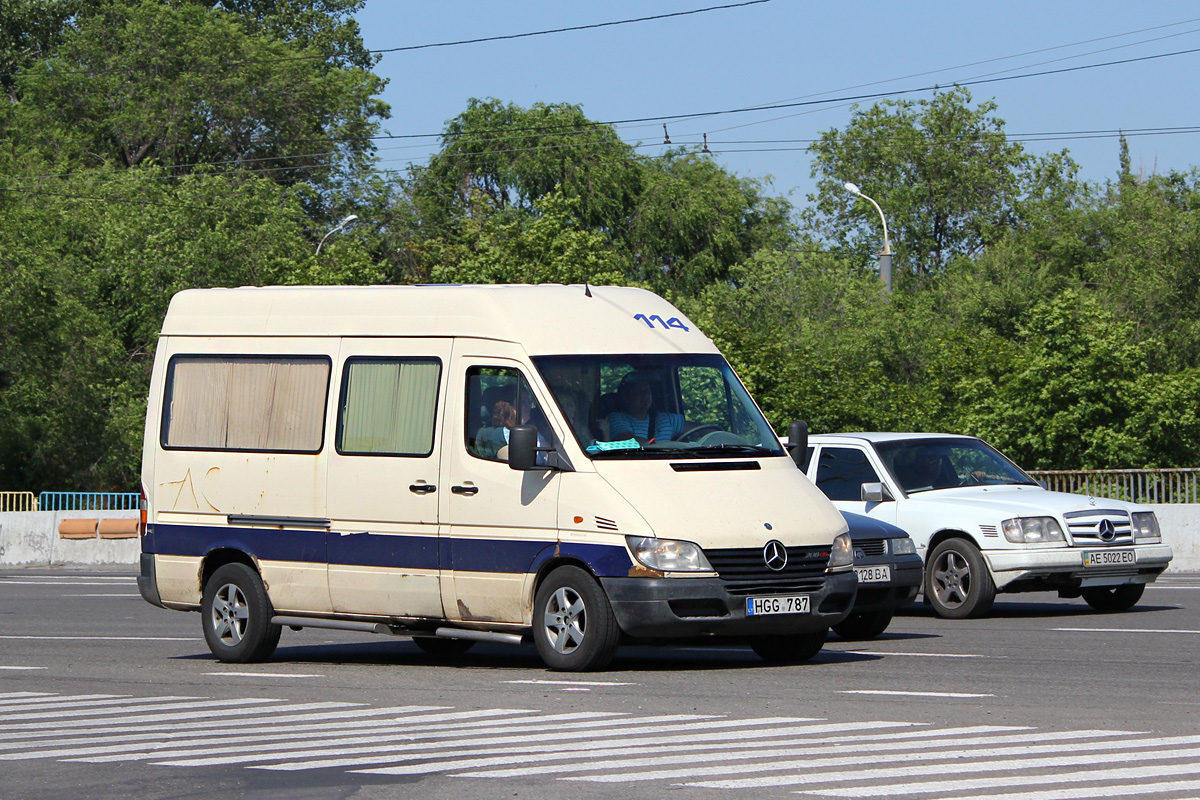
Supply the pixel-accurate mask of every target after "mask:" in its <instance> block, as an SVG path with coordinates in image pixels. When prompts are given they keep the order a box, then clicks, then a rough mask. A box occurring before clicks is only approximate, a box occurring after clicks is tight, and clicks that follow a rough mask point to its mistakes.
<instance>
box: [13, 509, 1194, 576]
mask: <svg viewBox="0 0 1200 800" xmlns="http://www.w3.org/2000/svg"><path fill="white" fill-rule="evenodd" d="M1150 507H1151V508H1153V509H1154V513H1155V514H1157V515H1158V522H1159V526H1160V527H1161V528H1162V532H1163V541H1165V542H1166V543H1167V544H1169V545H1171V550H1172V551H1173V552H1174V554H1175V557H1174V559H1172V561H1171V567H1170V569H1168V570H1167V571H1168V572H1172V573H1174V572H1200V504H1194V503H1179V504H1170V505H1168V504H1161V505H1153V506H1150ZM139 513H140V512H138V511H6V512H0V566H50V565H57V564H136V563H138V554H139V553H141V551H142V543H141V540H139V539H137V538H136V537H135V538H103V536H102V533H103V531H104V530H106V529H107V530H109V531H116V532H117V533H116V535H121V534H120V531H122V530H123V529H125V527H126V526H125V525H124V524H122V523H121V522H115V521H123V520H136V519H137V518H138V516H139ZM64 520H67V521H71V520H75V521H78V520H95V521H96V522H95V527H96V531H97V533H96V535H95V536H94V537H92V536H85V538H76V536H77V535H79V534H78V533H77V532H78V531H79V530H80V529H83V530H84V531H85V532H86V529H87V528H88V527H89V525H88V523H87V522H82V523H80V522H75V523H69V524H68V525H66V526H64V525H63V522H64ZM106 520H111V521H114V522H110V523H109V524H108V525H105V524H104V521H106ZM60 529H62V530H63V531H65V532H64V533H60Z"/></svg>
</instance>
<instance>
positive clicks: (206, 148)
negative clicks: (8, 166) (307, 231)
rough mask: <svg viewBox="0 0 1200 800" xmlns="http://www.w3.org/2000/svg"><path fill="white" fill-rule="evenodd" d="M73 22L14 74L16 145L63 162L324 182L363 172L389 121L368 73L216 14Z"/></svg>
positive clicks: (110, 9) (155, 11) (131, 6)
mask: <svg viewBox="0 0 1200 800" xmlns="http://www.w3.org/2000/svg"><path fill="white" fill-rule="evenodd" d="M75 25H76V29H75V30H74V31H73V32H72V33H71V34H70V35H68V36H66V37H64V39H63V41H62V43H61V44H60V45H59V46H58V47H57V48H55V49H54V50H53V52H52V53H51V54H49V55H48V56H47V57H46V58H44V60H43V61H42V63H40V64H37V65H30V66H29V67H28V68H27V69H26V70H25V71H24V72H22V74H21V75H20V76H19V77H18V79H17V82H18V84H19V86H20V108H21V113H20V114H19V115H18V117H17V118H16V120H15V121H16V122H17V123H19V127H17V128H16V129H15V131H19V132H20V134H21V135H20V137H19V139H18V141H20V142H22V143H28V144H31V145H40V146H41V147H42V149H43V152H46V153H47V154H54V155H55V156H56V157H57V158H61V156H62V154H63V152H64V151H66V152H70V153H73V154H74V155H75V157H76V158H78V159H80V160H82V161H83V163H86V164H90V165H93V166H98V165H101V164H110V163H111V164H115V165H120V166H123V167H134V166H138V165H140V164H143V163H148V162H150V161H153V162H155V163H158V164H162V165H167V166H172V167H175V168H176V169H177V170H180V171H185V172H186V171H187V170H190V169H192V168H194V167H196V166H197V165H204V164H212V165H220V166H221V167H223V168H226V169H229V168H235V169H239V170H249V171H257V172H259V173H261V174H264V175H270V176H272V177H273V178H274V179H276V180H278V181H280V182H282V183H290V182H295V181H312V182H317V183H324V182H327V181H329V180H330V179H331V178H332V177H333V176H335V175H338V174H343V173H352V172H353V171H354V170H355V169H356V168H359V167H361V163H362V160H363V159H364V158H366V157H368V155H369V154H370V153H371V151H372V144H371V141H370V136H372V135H373V134H374V133H375V132H376V130H377V122H376V118H378V117H380V116H383V115H385V114H386V113H387V108H386V106H385V105H383V104H382V103H380V102H379V101H378V100H377V99H375V97H374V95H376V94H377V93H378V92H379V91H380V90H381V89H382V86H383V84H382V82H381V81H380V80H379V79H378V78H376V77H375V76H374V75H372V74H371V73H369V72H367V71H366V70H364V69H362V68H361V67H357V66H348V67H336V66H333V65H331V64H330V63H329V62H327V61H326V60H325V59H324V58H323V57H322V54H321V53H320V52H319V51H318V50H317V49H316V48H315V46H314V45H305V46H297V45H295V44H291V43H288V42H285V41H283V40H280V39H277V38H273V37H272V36H271V35H269V33H267V32H263V33H256V32H255V31H253V30H251V29H248V27H247V25H246V24H244V23H243V20H242V19H240V18H239V17H238V16H236V15H234V14H231V13H228V12H224V11H221V10H215V9H209V8H204V7H203V6H201V5H196V4H172V3H164V2H155V0H143V2H141V3H133V2H112V3H105V4H101V5H100V7H99V8H98V10H96V11H95V12H93V13H90V14H86V15H84V16H82V17H80V18H78V19H77V20H75ZM259 27H262V26H261V25H260V26H259ZM339 165H340V166H339Z"/></svg>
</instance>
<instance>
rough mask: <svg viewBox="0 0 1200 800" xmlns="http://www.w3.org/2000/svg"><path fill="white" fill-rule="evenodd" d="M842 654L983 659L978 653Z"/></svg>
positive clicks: (882, 651) (889, 652) (874, 651)
mask: <svg viewBox="0 0 1200 800" xmlns="http://www.w3.org/2000/svg"><path fill="white" fill-rule="evenodd" d="M842 652H843V653H863V654H865V655H869V656H913V657H914V658H985V656H983V655H980V654H978V653H900V652H892V651H888V650H863V649H857V650H843V651H842Z"/></svg>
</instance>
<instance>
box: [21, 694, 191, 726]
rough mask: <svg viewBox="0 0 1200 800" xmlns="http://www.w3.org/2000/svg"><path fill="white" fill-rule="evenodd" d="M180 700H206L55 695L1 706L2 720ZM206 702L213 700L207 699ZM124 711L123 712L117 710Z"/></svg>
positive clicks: (182, 697) (146, 709)
mask: <svg viewBox="0 0 1200 800" xmlns="http://www.w3.org/2000/svg"><path fill="white" fill-rule="evenodd" d="M180 700H205V698H203V697H190V696H186V695H182V696H167V697H127V696H126V697H122V696H121V695H111V694H110V695H104V694H97V695H90V696H89V695H75V696H74V697H54V698H47V699H46V700H43V701H28V702H25V703H23V704H21V705H9V706H4V707H2V708H0V720H5V719H10V718H11V719H20V717H9V716H8V715H9V713H10V712H13V711H37V712H38V713H37V714H24V715H23V716H24V717H35V718H38V719H40V718H42V717H45V716H58V715H51V714H48V713H43V712H51V711H58V710H59V709H63V708H72V709H73V708H75V707H76V706H85V707H87V708H96V707H100V706H116V705H140V706H142V708H139V709H136V710H137V711H153V710H154V709H153V708H146V706H147V705H151V704H155V703H168V702H171V701H180ZM206 702H211V701H207V700H206ZM108 711H110V709H101V711H99V712H97V713H107V712H108ZM66 713H67V714H68V715H71V714H74V713H76V712H75V711H68V712H66ZM116 713H122V712H119V711H118V712H116Z"/></svg>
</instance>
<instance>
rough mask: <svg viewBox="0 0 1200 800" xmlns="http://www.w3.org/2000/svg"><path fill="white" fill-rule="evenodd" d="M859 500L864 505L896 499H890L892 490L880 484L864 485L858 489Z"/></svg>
mask: <svg viewBox="0 0 1200 800" xmlns="http://www.w3.org/2000/svg"><path fill="white" fill-rule="evenodd" d="M859 498H860V499H861V500H862V501H863V502H864V503H883V502H886V501H889V500H895V499H896V498H895V497H892V490H891V489H889V488H887V487H886V486H884V485H883V484H882V483H864V484H863V485H862V486H861V487H860V488H859Z"/></svg>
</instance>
